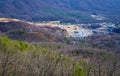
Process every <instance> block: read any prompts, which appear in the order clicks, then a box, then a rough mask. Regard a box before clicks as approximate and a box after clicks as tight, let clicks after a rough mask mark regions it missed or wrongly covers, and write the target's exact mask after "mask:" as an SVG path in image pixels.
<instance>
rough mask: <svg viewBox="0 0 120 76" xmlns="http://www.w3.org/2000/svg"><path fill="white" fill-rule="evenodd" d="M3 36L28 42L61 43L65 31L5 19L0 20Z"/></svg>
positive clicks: (0, 30)
mask: <svg viewBox="0 0 120 76" xmlns="http://www.w3.org/2000/svg"><path fill="white" fill-rule="evenodd" d="M0 32H1V35H7V36H8V37H10V38H11V39H15V40H22V41H27V42H40V41H45V42H51V41H52V42H59V41H60V42H61V41H63V36H64V34H65V30H63V29H60V28H57V27H49V26H36V25H34V24H29V23H28V22H24V21H21V20H18V21H17V20H16V21H15V20H14V19H7V18H3V19H2V20H0Z"/></svg>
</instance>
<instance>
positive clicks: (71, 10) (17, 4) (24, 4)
mask: <svg viewBox="0 0 120 76" xmlns="http://www.w3.org/2000/svg"><path fill="white" fill-rule="evenodd" d="M119 7H120V1H119V0H0V17H12V18H19V19H25V20H31V21H44V20H61V21H64V22H91V21H92V22H93V21H94V20H93V19H92V18H90V15H91V14H92V13H98V14H103V15H105V16H107V17H108V18H110V19H112V18H114V19H118V18H119V16H120V14H119V13H120V9H119ZM6 8H7V9H6ZM86 20H87V21H86ZM112 20H113V19H112Z"/></svg>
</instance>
